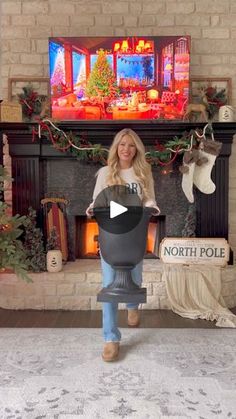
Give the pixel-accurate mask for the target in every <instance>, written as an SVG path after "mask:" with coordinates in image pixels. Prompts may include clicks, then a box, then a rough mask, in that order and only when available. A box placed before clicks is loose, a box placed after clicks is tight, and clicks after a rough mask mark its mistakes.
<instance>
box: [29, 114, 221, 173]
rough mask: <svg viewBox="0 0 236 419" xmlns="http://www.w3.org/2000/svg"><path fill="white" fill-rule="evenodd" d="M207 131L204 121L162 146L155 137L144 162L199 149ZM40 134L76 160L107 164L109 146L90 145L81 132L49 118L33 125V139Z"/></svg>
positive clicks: (157, 161) (167, 160)
mask: <svg viewBox="0 0 236 419" xmlns="http://www.w3.org/2000/svg"><path fill="white" fill-rule="evenodd" d="M207 130H208V132H210V134H213V130H212V127H211V124H207V125H206V126H205V127H204V130H203V133H202V132H200V131H199V130H191V131H190V132H185V133H184V134H183V135H182V137H180V138H178V137H177V136H175V137H174V138H173V139H171V140H169V141H167V142H166V143H165V145H163V144H160V143H159V142H158V140H156V142H155V145H154V146H153V147H148V151H147V152H146V158H147V161H148V162H149V163H150V164H151V165H154V166H155V165H156V166H157V165H158V166H168V165H170V164H172V163H173V162H174V160H175V159H176V158H177V156H178V155H180V154H183V153H184V152H185V151H188V150H191V149H192V148H198V145H199V141H200V140H199V139H200V138H202V136H203V135H205V133H206V131H207ZM42 133H43V135H44V136H46V137H47V138H48V139H49V140H50V141H51V143H52V145H53V147H54V148H56V149H57V150H59V151H61V152H66V151H70V152H71V153H72V155H74V156H76V157H77V159H78V160H81V161H84V162H86V163H100V164H102V165H106V164H107V156H108V152H109V148H104V147H103V146H102V144H92V143H91V142H90V141H88V139H87V138H86V136H85V135H83V134H80V135H77V134H74V133H73V132H72V131H70V132H68V133H65V132H64V131H62V130H61V129H59V128H58V127H57V126H56V124H55V123H54V122H52V121H51V120H50V119H43V120H40V121H39V126H38V130H36V129H35V128H33V141H35V139H36V136H38V137H39V138H41V134H42Z"/></svg>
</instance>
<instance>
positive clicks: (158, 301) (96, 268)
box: [0, 260, 236, 310]
mask: <svg viewBox="0 0 236 419" xmlns="http://www.w3.org/2000/svg"><path fill="white" fill-rule="evenodd" d="M92 262H93V263H92ZM85 266H87V267H88V266H89V267H90V272H87V271H86V268H85ZM199 269H200V270H201V269H202V270H203V272H204V267H199ZM78 271H79V273H77V272H78ZM162 271H163V264H162V263H161V262H159V261H158V260H155V261H152V262H150V261H149V260H145V261H144V272H143V286H144V287H145V288H147V303H146V304H142V308H143V309H148V310H149V309H170V308H171V304H170V301H169V299H168V296H167V291H166V285H165V282H164V279H163V277H162ZM235 273H236V266H227V267H225V268H222V270H221V278H222V292H221V296H222V297H223V298H224V301H225V304H226V306H227V307H229V308H230V307H235V306H236V277H235ZM30 276H31V278H32V280H33V283H30V284H26V283H24V282H23V281H22V279H19V278H17V277H16V275H14V274H8V273H2V274H1V281H0V307H1V308H7V309H30V308H33V309H36V310H40V309H43V310H55V309H63V310H100V309H101V307H102V305H101V303H98V302H97V294H98V292H99V291H100V290H101V282H102V279H101V270H100V264H99V261H95V260H93V261H88V260H87V261H85V260H83V261H81V260H80V261H79V263H78V262H69V263H67V264H66V266H65V267H64V271H63V272H59V273H48V272H43V273H37V274H30ZM125 307H126V305H125V304H119V308H120V309H124V308H125Z"/></svg>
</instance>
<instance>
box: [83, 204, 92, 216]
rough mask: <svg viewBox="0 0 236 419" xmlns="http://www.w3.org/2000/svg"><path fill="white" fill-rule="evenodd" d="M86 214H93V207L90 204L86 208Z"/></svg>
mask: <svg viewBox="0 0 236 419" xmlns="http://www.w3.org/2000/svg"><path fill="white" fill-rule="evenodd" d="M85 212H86V215H87V217H92V216H93V207H91V205H90V206H89V207H88V208H87V209H86V211H85Z"/></svg>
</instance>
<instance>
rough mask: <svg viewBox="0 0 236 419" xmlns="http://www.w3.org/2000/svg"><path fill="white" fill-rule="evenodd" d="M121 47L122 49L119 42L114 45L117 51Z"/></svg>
mask: <svg viewBox="0 0 236 419" xmlns="http://www.w3.org/2000/svg"><path fill="white" fill-rule="evenodd" d="M119 49H120V44H119V42H116V43H115V45H114V51H115V52H117V51H119Z"/></svg>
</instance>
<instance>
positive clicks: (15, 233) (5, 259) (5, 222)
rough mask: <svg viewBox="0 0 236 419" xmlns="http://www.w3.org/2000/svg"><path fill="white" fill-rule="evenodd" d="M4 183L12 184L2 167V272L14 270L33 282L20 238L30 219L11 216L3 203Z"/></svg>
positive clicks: (0, 218) (0, 172)
mask: <svg viewBox="0 0 236 419" xmlns="http://www.w3.org/2000/svg"><path fill="white" fill-rule="evenodd" d="M4 181H7V182H10V181H12V179H11V178H10V176H8V174H7V171H6V169H5V168H4V167H3V166H2V165H0V272H4V271H6V270H7V269H12V270H13V271H14V272H15V274H16V275H18V276H19V277H21V278H22V279H24V280H26V281H27V282H32V280H31V278H30V277H29V276H28V275H27V269H28V261H27V257H26V253H25V250H24V247H23V245H22V242H21V240H20V239H19V237H20V236H21V235H22V233H23V227H27V225H28V219H27V217H25V216H22V217H20V216H19V215H14V216H9V215H8V214H7V211H6V210H7V208H8V207H9V206H8V205H7V204H6V203H5V202H3V200H2V199H3V197H2V195H3V191H4Z"/></svg>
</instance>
